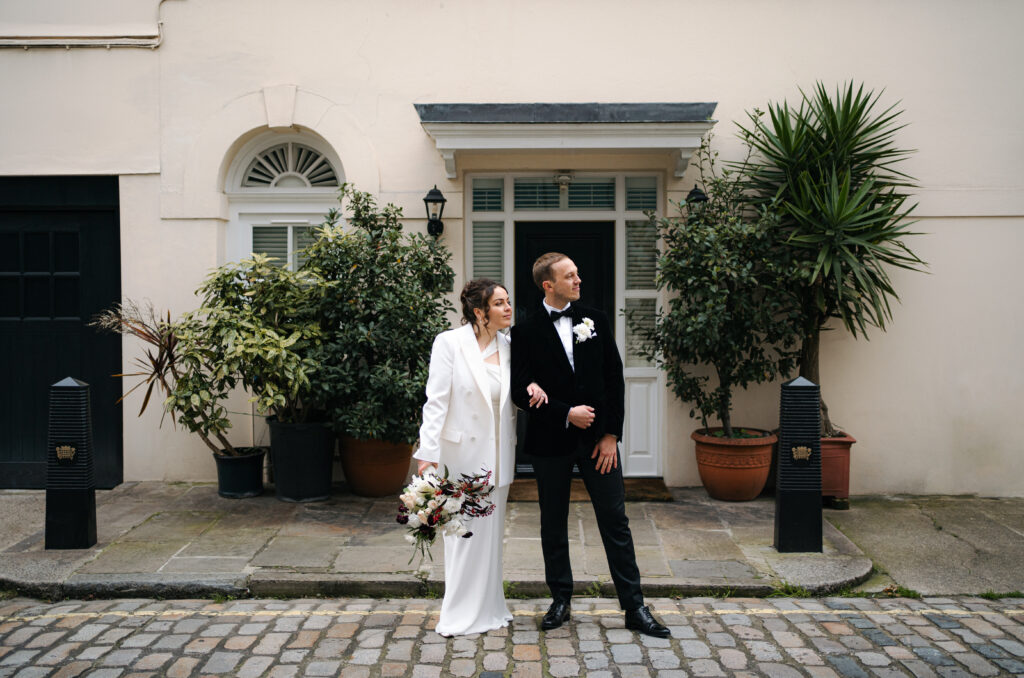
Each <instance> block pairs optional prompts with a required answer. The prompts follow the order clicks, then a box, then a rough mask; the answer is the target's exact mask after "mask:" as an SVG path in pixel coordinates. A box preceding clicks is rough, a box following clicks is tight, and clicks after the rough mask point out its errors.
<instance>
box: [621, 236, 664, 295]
mask: <svg viewBox="0 0 1024 678" xmlns="http://www.w3.org/2000/svg"><path fill="white" fill-rule="evenodd" d="M657 269H658V227H657V225H655V223H654V222H652V221H650V220H649V219H645V220H644V221H627V222H626V289H627V290H653V289H655V276H656V274H657Z"/></svg>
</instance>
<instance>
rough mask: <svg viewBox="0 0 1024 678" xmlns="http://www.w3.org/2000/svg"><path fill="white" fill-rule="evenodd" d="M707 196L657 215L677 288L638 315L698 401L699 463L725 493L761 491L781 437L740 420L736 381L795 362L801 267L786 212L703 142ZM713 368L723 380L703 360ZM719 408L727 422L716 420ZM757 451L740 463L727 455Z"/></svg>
mask: <svg viewBox="0 0 1024 678" xmlns="http://www.w3.org/2000/svg"><path fill="white" fill-rule="evenodd" d="M698 157H699V158H700V161H701V181H702V183H703V184H704V186H705V188H706V191H707V195H706V200H700V201H697V200H693V199H691V200H690V201H689V202H683V203H681V204H680V205H679V208H680V216H679V217H678V218H665V219H659V220H657V225H658V230H659V233H660V235H661V238H662V241H663V243H664V246H663V251H662V254H661V256H660V257H659V259H658V276H657V285H658V288H659V289H662V290H666V291H668V292H669V294H670V296H669V299H668V310H667V311H663V312H661V313H659V314H658V315H657V316H656V317H655V318H654V321H653V325H652V324H650V323H649V322H648V323H647V324H646V326H645V323H643V322H642V320H641V318H639V317H638V316H636V315H635V314H631V315H630V317H629V322H630V324H631V325H632V326H633V328H634V330H635V331H636V332H638V334H639V335H640V337H641V338H642V341H643V348H642V351H643V352H644V354H645V355H646V356H647V357H648V358H650V359H652V360H654V361H656V362H657V364H658V365H659V366H660V367H661V368H662V369H663V370H664V371H665V374H666V376H667V378H668V382H669V386H670V387H671V388H672V390H673V391H674V393H675V394H676V396H677V397H678V398H679V399H680V400H682V401H684V402H690V403H693V404H694V409H692V410H690V416H691V417H692V416H694V414H695V413H696V412H699V413H700V417H701V421H702V422H703V424H704V429H702V430H700V431H697V432H695V433H694V435H693V438H694V440H695V442H696V443H697V460H698V469H699V470H700V473H701V479H702V481H703V482H704V485H705V487H706V488H707V490H708V493H709V494H710V495H711V496H712V497H715V498H717V499H727V500H747V499H753V498H754V497H756V496H757V494H758V493H759V492H760V491H761V489H762V488H763V486H764V483H765V480H766V479H767V477H768V470H769V466H770V461H771V444H772V443H773V442H774V439H775V438H774V436H773V435H771V434H769V433H767V432H764V431H754V430H751V429H744V428H739V427H736V426H735V425H734V424H733V421H732V396H733V391H734V389H736V388H745V387H746V386H748V385H750V384H755V383H763V382H769V381H772V380H774V379H775V378H776V377H777V376H778V375H779V374H780V372H781V373H783V374H784V373H786V372H788V371H789V370H790V369H791V368H792V365H793V362H794V359H795V352H794V351H793V350H791V347H792V346H793V345H794V344H795V341H796V334H795V329H794V323H793V319H792V317H791V315H790V314H787V308H788V307H787V304H786V295H787V293H788V289H789V287H788V286H789V280H790V278H791V276H792V267H791V265H790V262H789V261H788V260H787V259H786V258H785V256H782V257H780V253H782V254H784V251H782V250H780V249H779V248H778V247H777V246H776V241H777V237H778V228H779V222H778V217H777V215H776V214H775V212H774V211H773V210H771V209H770V208H769V207H762V208H760V209H758V210H752V209H751V208H750V207H749V203H748V202H747V200H746V199H745V197H744V195H743V191H742V187H741V185H740V184H739V183H738V182H737V181H736V180H735V178H734V176H733V175H732V174H730V173H729V172H728V171H726V172H724V173H723V174H722V176H720V177H719V176H716V175H715V162H714V161H715V155H714V154H712V153H711V151H710V150H709V141H705V142H704V144H702V146H701V148H700V150H699V151H698ZM700 366H704V367H705V368H706V367H710V368H711V369H712V370H713V371H714V376H715V379H714V380H712V378H711V377H710V376H708V375H706V374H705V373H703V371H702V370H701V369H700ZM712 417H715V418H717V419H718V421H720V422H721V428H720V429H711V428H710V427H709V426H708V423H709V420H710V419H711V418H712ZM736 454H743V455H753V460H752V461H746V462H743V463H742V464H738V463H736V462H735V461H731V460H729V459H727V458H726V456H734V455H736Z"/></svg>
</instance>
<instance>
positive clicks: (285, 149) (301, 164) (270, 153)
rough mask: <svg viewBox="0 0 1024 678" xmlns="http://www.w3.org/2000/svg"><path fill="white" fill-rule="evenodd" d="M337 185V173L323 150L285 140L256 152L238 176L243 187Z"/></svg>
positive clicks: (299, 187)
mask: <svg viewBox="0 0 1024 678" xmlns="http://www.w3.org/2000/svg"><path fill="white" fill-rule="evenodd" d="M337 185H338V175H337V174H336V173H335V171H334V167H332V166H331V162H330V161H329V160H328V159H327V157H326V156H324V154H323V153H321V152H320V151H318V150H316V149H315V148H310V147H309V146H306V145H304V144H300V143H296V142H294V141H289V142H286V143H283V144H278V145H277V146H272V147H270V148H268V149H266V150H264V151H262V152H261V153H259V154H257V155H256V157H255V158H253V159H252V162H250V163H249V167H248V168H247V169H246V170H245V174H244V176H243V178H242V186H244V187H246V188H283V189H303V188H320V187H331V186H337Z"/></svg>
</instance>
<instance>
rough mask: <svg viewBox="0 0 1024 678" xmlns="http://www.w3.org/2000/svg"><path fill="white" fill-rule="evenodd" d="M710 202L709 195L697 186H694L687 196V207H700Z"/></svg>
mask: <svg viewBox="0 0 1024 678" xmlns="http://www.w3.org/2000/svg"><path fill="white" fill-rule="evenodd" d="M707 201H708V194H707V193H705V192H704V191H702V190H700V189H699V188H697V184H694V185H693V188H691V189H690V192H689V193H687V194H686V204H687V205H695V206H696V205H699V204H701V203H705V202H707Z"/></svg>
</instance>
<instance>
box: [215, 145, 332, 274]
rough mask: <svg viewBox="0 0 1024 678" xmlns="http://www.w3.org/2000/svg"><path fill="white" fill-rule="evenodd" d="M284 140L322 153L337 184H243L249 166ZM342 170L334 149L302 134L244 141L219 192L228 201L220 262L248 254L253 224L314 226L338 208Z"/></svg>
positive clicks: (291, 236)
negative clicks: (273, 185) (292, 185)
mask: <svg viewBox="0 0 1024 678" xmlns="http://www.w3.org/2000/svg"><path fill="white" fill-rule="evenodd" d="M287 142H294V143H299V144H302V145H304V146H309V147H310V148H312V149H314V150H316V151H318V152H319V153H322V154H323V155H324V157H326V158H327V160H328V161H329V162H330V163H331V165H332V167H333V168H334V173H335V175H336V176H337V177H338V183H339V186H329V187H307V188H301V189H295V188H279V187H265V186H258V187H257V186H242V181H243V180H244V179H245V172H246V170H247V169H248V168H249V164H250V163H251V162H252V161H253V158H255V157H256V156H257V155H258V154H260V153H262V152H263V151H265V150H266V149H268V148H271V147H273V146H277V145H280V144H283V143H287ZM344 181H345V175H344V168H343V167H342V164H341V161H340V159H339V158H338V156H337V154H336V153H335V152H334V150H333V149H332V148H331V147H330V146H329V145H328V144H327V143H326V142H324V141H322V140H320V139H319V138H318V137H315V136H312V135H309V134H301V133H291V132H289V133H284V134H282V133H278V132H266V133H264V134H260V135H258V136H256V137H255V138H253V139H251V140H250V141H248V142H246V143H245V144H244V145H243V146H242V148H241V149H239V151H238V153H237V154H236V155H235V160H234V162H232V164H231V167H230V168H229V169H228V172H227V175H226V177H225V182H224V184H225V187H224V193H225V195H227V197H228V201H229V205H230V207H229V210H228V223H227V227H226V229H225V235H224V253H223V254H224V258H223V260H222V261H223V262H227V261H239V260H240V259H245V258H247V257H249V256H251V255H252V244H253V243H252V229H253V226H264V225H266V226H283V225H295V226H312V227H315V226H319V225H320V224H322V223H323V221H324V218H325V217H326V215H327V212H328V210H330V209H331V208H332V207H338V191H339V190H340V184H341V183H344ZM292 242H293V234H292V232H291V230H290V229H289V236H288V243H289V251H288V258H289V263H290V262H291V260H292V258H293V257H294V251H293V249H292V247H291V245H292Z"/></svg>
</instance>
